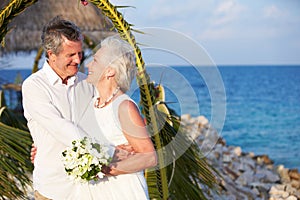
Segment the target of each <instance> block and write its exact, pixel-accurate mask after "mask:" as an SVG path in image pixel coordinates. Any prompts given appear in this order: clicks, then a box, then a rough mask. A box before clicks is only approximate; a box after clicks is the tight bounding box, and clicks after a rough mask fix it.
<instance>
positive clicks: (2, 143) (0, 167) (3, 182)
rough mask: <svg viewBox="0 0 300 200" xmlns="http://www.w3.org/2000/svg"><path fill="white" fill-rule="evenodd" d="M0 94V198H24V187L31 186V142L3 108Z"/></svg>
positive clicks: (18, 124)
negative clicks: (29, 175)
mask: <svg viewBox="0 0 300 200" xmlns="http://www.w3.org/2000/svg"><path fill="white" fill-rule="evenodd" d="M0 94H1V102H0V103H1V104H0V147H1V148H0V198H1V199H6V198H7V199H16V198H18V197H21V198H25V195H26V187H27V186H28V185H30V184H31V180H30V178H29V177H28V174H29V173H30V172H31V171H32V164H31V163H30V160H29V155H30V146H31V144H32V140H31V136H30V134H29V132H28V129H27V127H26V126H25V125H24V124H22V123H21V122H20V121H19V119H18V117H17V116H15V115H14V114H13V113H12V112H11V111H10V110H9V109H7V108H6V107H5V101H4V95H3V93H2V91H0Z"/></svg>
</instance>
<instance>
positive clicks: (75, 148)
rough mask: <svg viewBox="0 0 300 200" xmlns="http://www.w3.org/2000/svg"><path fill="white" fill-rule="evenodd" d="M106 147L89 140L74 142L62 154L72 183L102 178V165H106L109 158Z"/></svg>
mask: <svg viewBox="0 0 300 200" xmlns="http://www.w3.org/2000/svg"><path fill="white" fill-rule="evenodd" d="M108 150H109V149H108V147H107V146H105V145H104V144H98V143H96V142H95V141H94V140H92V139H91V138H87V137H85V138H84V139H82V140H75V141H73V142H72V146H71V147H68V148H66V150H64V151H63V152H62V155H63V157H62V161H63V164H64V166H65V170H66V172H67V173H68V175H70V176H71V178H72V179H73V180H74V181H80V182H82V181H90V180H97V179H98V178H103V177H104V174H103V173H102V172H101V168H102V166H103V165H108V164H109V162H110V160H111V158H110V157H109V154H108Z"/></svg>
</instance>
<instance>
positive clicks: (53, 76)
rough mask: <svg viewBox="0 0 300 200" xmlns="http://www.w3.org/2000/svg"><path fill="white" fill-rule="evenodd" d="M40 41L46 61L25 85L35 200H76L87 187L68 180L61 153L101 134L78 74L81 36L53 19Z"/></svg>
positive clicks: (90, 89) (69, 25) (74, 28)
mask: <svg viewBox="0 0 300 200" xmlns="http://www.w3.org/2000/svg"><path fill="white" fill-rule="evenodd" d="M41 39H42V44H43V47H44V50H45V53H46V58H47V59H46V61H45V63H44V65H43V67H42V69H40V70H39V71H38V72H36V73H34V74H32V75H31V76H30V77H28V78H27V79H26V80H25V81H24V83H23V85H22V95H23V107H24V116H25V117H26V119H27V121H28V128H29V130H30V133H31V135H32V138H33V141H34V145H35V147H36V148H37V153H36V155H35V158H34V166H35V167H34V171H33V185H34V190H35V199H36V200H39V199H55V200H56V199H59V200H60V199H75V198H76V196H77V194H76V192H80V190H81V189H82V187H84V186H83V185H80V184H74V183H73V181H72V180H71V179H70V178H69V177H68V175H67V173H66V172H65V170H64V166H63V162H62V160H61V156H62V151H63V150H65V148H66V147H67V146H70V145H71V142H72V141H73V140H76V139H80V138H82V137H83V136H85V135H87V133H88V132H91V131H94V132H97V133H98V132H99V130H100V129H98V128H97V127H96V124H97V123H94V119H93V117H91V114H87V113H88V112H90V109H89V107H90V106H89V104H90V102H91V100H92V98H93V94H94V88H93V87H92V86H91V85H89V84H88V83H87V82H86V81H85V78H86V75H84V74H83V73H81V72H78V66H79V64H80V63H81V59H82V54H83V50H82V44H83V43H82V41H83V36H82V34H81V32H80V29H79V28H78V27H77V26H76V25H75V24H74V23H72V22H70V21H66V20H64V19H61V18H60V17H55V18H54V19H52V20H51V21H50V22H49V23H48V24H47V25H46V26H45V27H44V29H43V32H42V36H41ZM83 129H84V130H83ZM94 134H95V133H94ZM99 134H101V133H100V132H99ZM104 139H105V138H103V140H104ZM102 142H103V141H102ZM80 187H81V188H80ZM87 189H88V188H87Z"/></svg>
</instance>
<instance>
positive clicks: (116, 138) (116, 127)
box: [82, 94, 149, 200]
mask: <svg viewBox="0 0 300 200" xmlns="http://www.w3.org/2000/svg"><path fill="white" fill-rule="evenodd" d="M124 100H130V101H132V100H131V99H130V97H129V96H128V95H126V94H123V95H121V96H119V97H117V99H115V100H114V101H113V102H112V103H110V104H108V105H107V106H105V107H103V108H100V109H97V108H94V110H95V115H96V118H97V122H98V125H99V127H100V129H101V130H102V133H103V134H104V135H105V137H106V139H107V140H108V141H109V142H110V144H111V145H114V146H117V145H120V144H124V143H128V141H127V140H126V138H125V136H124V135H123V132H122V130H121V128H120V122H119V118H118V109H119V105H120V103H121V102H123V101H124ZM94 101H96V98H95V99H94ZM132 102H133V101H132ZM95 137H96V138H97V135H95ZM100 139H101V138H99V140H100ZM88 187H89V191H90V192H91V195H92V196H93V199H108V200H121V199H122V200H143V199H149V197H148V189H147V184H146V180H145V177H144V174H143V171H141V172H138V173H132V174H124V175H118V176H113V177H109V178H107V177H106V178H105V179H104V180H101V181H99V182H98V183H95V184H89V185H88ZM82 194H84V192H83V193H82ZM87 195H88V194H87Z"/></svg>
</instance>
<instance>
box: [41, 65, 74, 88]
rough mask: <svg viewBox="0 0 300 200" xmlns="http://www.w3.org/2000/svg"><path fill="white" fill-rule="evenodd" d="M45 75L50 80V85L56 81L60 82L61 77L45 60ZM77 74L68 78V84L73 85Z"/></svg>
mask: <svg viewBox="0 0 300 200" xmlns="http://www.w3.org/2000/svg"><path fill="white" fill-rule="evenodd" d="M43 68H44V70H45V72H46V76H47V78H48V80H49V82H50V84H51V85H54V84H56V83H60V84H62V80H61V78H60V77H59V76H58V75H57V74H56V72H55V71H54V70H53V69H52V68H51V67H50V65H49V63H48V62H47V61H45V63H44V66H43ZM76 77H77V75H75V76H72V77H70V78H69V79H68V85H73V84H74V83H75V80H76Z"/></svg>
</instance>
